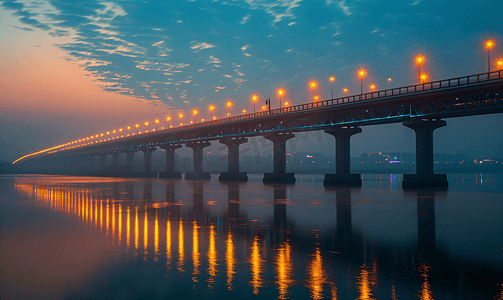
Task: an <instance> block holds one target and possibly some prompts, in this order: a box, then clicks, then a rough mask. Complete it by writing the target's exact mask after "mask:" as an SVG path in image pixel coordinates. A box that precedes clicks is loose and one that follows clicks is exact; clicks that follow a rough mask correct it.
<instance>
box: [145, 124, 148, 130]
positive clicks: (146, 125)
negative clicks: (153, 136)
mask: <svg viewBox="0 0 503 300" xmlns="http://www.w3.org/2000/svg"><path fill="white" fill-rule="evenodd" d="M145 132H148V122H145Z"/></svg>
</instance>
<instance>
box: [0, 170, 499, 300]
mask: <svg viewBox="0 0 503 300" xmlns="http://www.w3.org/2000/svg"><path fill="white" fill-rule="evenodd" d="M250 177H251V179H250V181H249V182H248V183H226V184H221V183H219V182H218V180H217V178H216V177H215V178H212V180H211V181H206V182H201V181H184V180H173V181H172V180H162V179H161V180H160V179H113V178H91V177H60V176H3V177H0V297H1V299H63V298H65V299H159V298H164V299H196V298H197V299H209V298H212V299H236V298H261V299H500V300H501V299H503V217H502V216H503V176H502V175H501V174H500V175H493V174H464V175H462V174H459V175H451V176H448V177H449V182H450V185H451V187H450V189H449V190H448V191H403V190H402V189H401V176H399V175H363V180H364V182H363V187H362V188H337V189H335V188H333V189H325V188H324V187H323V183H322V180H323V176H313V175H309V176H307V175H305V176H302V175H299V176H297V182H298V183H297V184H296V185H287V186H285V185H268V186H264V185H263V184H262V183H261V177H262V176H260V175H251V176H250Z"/></svg>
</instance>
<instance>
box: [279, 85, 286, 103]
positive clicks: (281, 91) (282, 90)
mask: <svg viewBox="0 0 503 300" xmlns="http://www.w3.org/2000/svg"><path fill="white" fill-rule="evenodd" d="M284 95H285V90H284V89H282V88H280V89H278V98H279V108H281V106H282V105H281V102H282V100H283V96H284Z"/></svg>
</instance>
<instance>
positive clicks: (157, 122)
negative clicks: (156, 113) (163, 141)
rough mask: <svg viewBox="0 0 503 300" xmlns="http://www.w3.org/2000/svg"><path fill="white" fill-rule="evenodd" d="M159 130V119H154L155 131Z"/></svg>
mask: <svg viewBox="0 0 503 300" xmlns="http://www.w3.org/2000/svg"><path fill="white" fill-rule="evenodd" d="M158 129H159V119H155V131H157V130H158Z"/></svg>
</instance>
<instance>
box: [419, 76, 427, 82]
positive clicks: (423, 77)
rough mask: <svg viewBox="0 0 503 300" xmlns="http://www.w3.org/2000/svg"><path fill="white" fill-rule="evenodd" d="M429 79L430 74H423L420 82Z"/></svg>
mask: <svg viewBox="0 0 503 300" xmlns="http://www.w3.org/2000/svg"><path fill="white" fill-rule="evenodd" d="M426 79H428V74H421V77H420V81H419V83H424V82H425V81H426Z"/></svg>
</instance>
